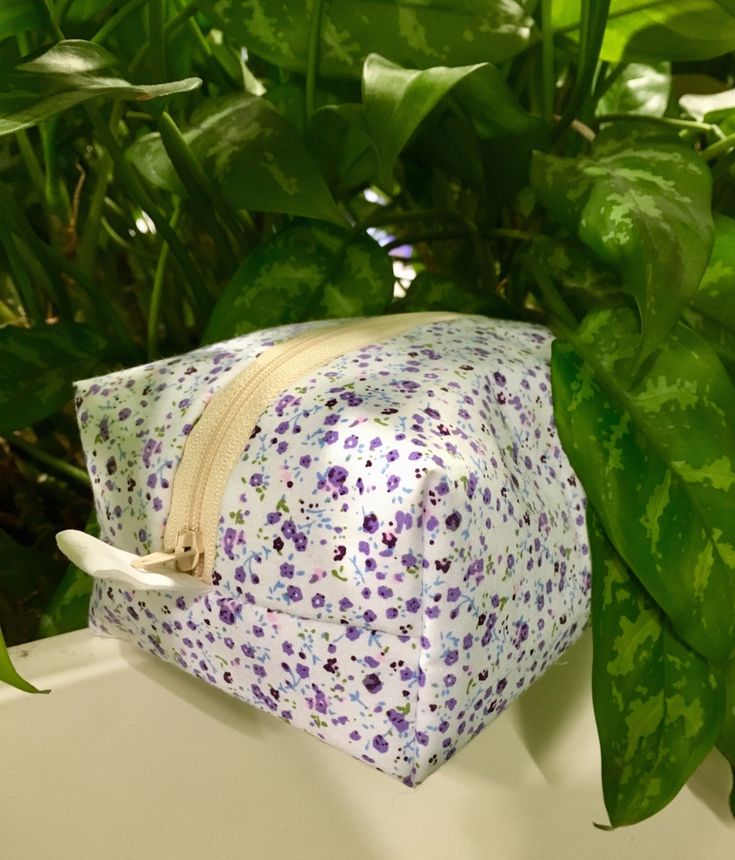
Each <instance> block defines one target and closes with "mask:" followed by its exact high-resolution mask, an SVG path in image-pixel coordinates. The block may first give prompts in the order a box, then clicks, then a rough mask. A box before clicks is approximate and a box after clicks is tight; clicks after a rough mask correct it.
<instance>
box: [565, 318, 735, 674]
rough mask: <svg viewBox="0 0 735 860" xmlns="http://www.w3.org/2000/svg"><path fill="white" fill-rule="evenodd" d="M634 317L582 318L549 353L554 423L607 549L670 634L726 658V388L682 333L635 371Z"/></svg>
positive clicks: (730, 558) (734, 543) (731, 462)
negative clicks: (635, 582) (642, 589)
mask: <svg viewBox="0 0 735 860" xmlns="http://www.w3.org/2000/svg"><path fill="white" fill-rule="evenodd" d="M637 337H638V335H637V326H636V321H635V314H634V312H633V311H631V310H627V309H622V308H620V309H609V310H599V311H596V312H594V313H591V314H589V315H588V316H587V317H586V318H585V320H584V321H583V323H582V325H581V326H580V328H579V330H578V331H577V332H575V333H574V335H572V339H571V343H566V342H560V341H557V342H556V343H555V344H554V348H553V352H552V384H553V392H554V414H555V417H556V422H557V425H558V428H559V435H560V438H561V441H562V444H563V445H564V450H565V451H566V453H567V455H568V457H569V460H570V462H571V464H572V466H573V468H574V470H575V472H576V473H577V475H578V476H579V478H580V480H581V481H582V484H583V486H584V488H585V491H586V492H587V495H588V498H589V500H590V502H591V504H592V505H593V507H594V508H595V510H596V511H597V513H598V514H599V515H600V517H601V519H602V522H603V524H604V527H605V532H606V533H607V535H608V537H609V538H610V540H611V542H612V544H613V545H614V547H615V549H616V550H617V551H618V552H619V553H620V555H621V556H622V558H623V559H624V560H625V562H626V564H627V565H628V566H629V567H631V569H632V570H633V571H634V573H635V575H636V577H637V578H638V580H639V581H640V582H641V584H642V585H643V586H644V587H645V589H646V590H647V591H648V592H649V594H650V595H651V596H652V597H653V599H654V600H655V601H656V603H657V604H658V605H659V606H660V607H661V609H662V610H663V611H664V612H665V613H666V615H667V616H668V617H669V618H670V619H671V622H672V624H673V626H674V629H675V630H676V632H677V634H678V635H679V636H681V638H682V639H683V640H684V641H685V642H687V643H688V644H689V645H690V646H692V647H693V648H696V649H697V650H698V651H699V652H700V653H701V654H703V655H704V656H706V657H709V658H710V659H712V660H715V661H718V662H722V661H725V660H727V659H728V658H729V657H730V655H731V653H732V652H733V649H735V386H733V384H732V382H731V381H730V379H729V377H728V376H727V373H726V372H725V370H724V368H723V367H722V365H721V363H720V361H719V360H718V358H717V356H716V354H715V353H714V352H713V351H712V349H711V348H710V347H709V346H708V345H707V344H706V343H705V342H704V341H702V340H701V339H700V338H699V337H698V336H697V335H696V334H695V333H694V332H692V331H691V330H690V329H689V328H687V327H686V326H685V325H683V324H681V323H679V324H677V326H676V327H675V328H674V330H673V331H672V332H671V334H669V335H668V337H667V338H666V339H665V340H664V341H663V342H662V344H661V347H660V348H659V349H657V350H656V351H655V352H654V353H653V354H652V355H651V356H650V358H649V360H648V362H647V365H646V373H645V374H643V375H641V374H640V372H636V371H635V353H636V345H637Z"/></svg>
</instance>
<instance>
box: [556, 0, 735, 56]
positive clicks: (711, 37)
mask: <svg viewBox="0 0 735 860" xmlns="http://www.w3.org/2000/svg"><path fill="white" fill-rule="evenodd" d="M552 9H553V15H554V27H555V29H556V30H557V32H562V33H565V34H568V35H570V36H572V37H574V36H575V35H576V31H577V29H578V26H579V0H555V2H554V3H553V6H552ZM734 48H735V18H734V17H733V16H732V15H730V14H728V12H726V11H725V10H724V9H723V8H721V7H720V6H717V5H716V3H714V2H713V0H676V2H674V3H672V2H671V0H648V2H643V3H641V2H640V0H611V3H610V13H609V16H608V22H607V28H606V30H605V38H604V41H603V43H602V52H601V58H602V59H603V60H607V61H609V62H614V63H618V62H621V61H640V62H657V61H659V60H704V59H708V58H710V57H717V56H719V55H720V54H725V53H727V52H728V51H732V50H733V49H734Z"/></svg>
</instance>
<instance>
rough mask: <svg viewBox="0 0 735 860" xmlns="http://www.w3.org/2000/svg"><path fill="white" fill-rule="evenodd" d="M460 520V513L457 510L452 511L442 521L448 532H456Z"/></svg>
mask: <svg viewBox="0 0 735 860" xmlns="http://www.w3.org/2000/svg"><path fill="white" fill-rule="evenodd" d="M461 522H462V514H460V513H459V511H453V512H452V513H451V514H449V516H448V517H447V518H446V520H445V521H444V523H445V525H446V527H447V528H448V529H449V531H450V532H456V531H457V529H458V528H459V526H460V524H461Z"/></svg>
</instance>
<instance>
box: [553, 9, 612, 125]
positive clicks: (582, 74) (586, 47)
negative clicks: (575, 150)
mask: <svg viewBox="0 0 735 860" xmlns="http://www.w3.org/2000/svg"><path fill="white" fill-rule="evenodd" d="M609 9H610V0H581V2H580V10H581V11H580V22H579V51H578V55H577V70H576V73H575V77H574V84H573V86H572V92H571V95H570V97H569V100H568V101H567V103H566V105H565V107H564V113H563V114H562V116H561V119H560V120H559V125H558V127H557V129H556V134H557V137H558V136H560V135H561V133H562V132H563V131H565V130H566V129H567V128H569V125H570V124H571V122H572V121H573V120H574V119H575V117H576V116H577V115H578V114H579V113H580V112H581V110H582V108H583V106H584V104H585V102H586V101H587V99H588V98H589V97H590V95H591V93H592V82H593V80H594V77H595V73H596V71H597V66H598V62H599V59H600V48H601V46H602V39H603V36H604V35H605V25H606V23H607V16H608V12H609Z"/></svg>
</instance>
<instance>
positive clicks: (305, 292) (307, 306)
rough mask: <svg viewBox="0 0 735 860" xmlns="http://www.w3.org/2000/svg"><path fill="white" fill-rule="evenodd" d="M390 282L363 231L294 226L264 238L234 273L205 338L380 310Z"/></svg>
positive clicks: (388, 269) (383, 259)
mask: <svg viewBox="0 0 735 860" xmlns="http://www.w3.org/2000/svg"><path fill="white" fill-rule="evenodd" d="M393 282H394V278H393V267H392V263H391V259H390V257H389V256H388V255H387V254H386V253H385V251H383V250H382V249H381V247H380V246H379V245H378V244H377V242H375V241H374V240H373V239H371V238H370V237H369V236H368V235H367V234H365V233H358V234H353V233H350V232H348V231H346V230H340V229H338V228H336V227H332V226H331V225H328V224H299V225H297V226H295V227H290V228H288V229H286V230H282V231H281V232H280V233H278V234H277V235H276V236H274V237H273V238H271V239H269V240H268V241H266V242H263V243H262V244H261V245H259V246H258V247H257V248H256V249H255V250H254V251H253V252H252V253H251V254H250V256H249V257H248V258H247V260H245V262H244V263H243V265H242V266H241V267H240V268H239V269H238V270H237V272H235V274H234V276H233V278H232V280H231V281H230V283H229V284H228V286H227V287H226V289H225V291H224V292H223V293H222V295H221V297H220V298H219V300H218V302H217V304H216V305H215V308H214V311H213V313H212V317H211V319H210V320H209V324H208V325H207V329H206V331H205V333H204V342H205V343H214V342H216V341H218V340H224V339H226V338H230V337H235V336H236V335H238V334H245V333H246V332H250V331H255V330H256V329H260V328H268V327H270V326H277V325H283V324H285V323H289V322H301V321H303V320H313V319H323V318H325V317H329V318H332V317H351V316H362V315H365V316H372V315H376V314H381V313H384V312H385V311H386V310H387V308H388V306H389V305H390V302H391V298H392V295H393Z"/></svg>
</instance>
